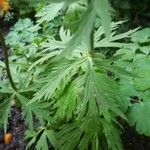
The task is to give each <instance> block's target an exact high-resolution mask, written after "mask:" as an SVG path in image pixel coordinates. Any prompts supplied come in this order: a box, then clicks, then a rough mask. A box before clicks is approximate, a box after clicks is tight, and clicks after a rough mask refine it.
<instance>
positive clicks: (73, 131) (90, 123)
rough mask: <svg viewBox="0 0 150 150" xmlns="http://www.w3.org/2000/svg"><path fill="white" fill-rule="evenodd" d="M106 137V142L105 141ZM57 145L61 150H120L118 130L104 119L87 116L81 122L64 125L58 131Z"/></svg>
mask: <svg viewBox="0 0 150 150" xmlns="http://www.w3.org/2000/svg"><path fill="white" fill-rule="evenodd" d="M105 137H106V138H107V142H106V141H105ZM58 140H59V147H60V149H62V150H65V149H69V150H73V149H79V150H86V149H89V148H90V149H91V150H101V149H104V150H107V149H108V148H110V149H112V150H122V144H121V141H120V137H119V134H118V130H117V129H116V127H115V126H114V125H113V124H112V123H108V122H107V121H106V120H104V119H102V118H100V117H95V116H88V117H87V118H85V119H84V120H82V121H81V122H74V123H71V124H68V125H65V126H63V127H62V128H61V130H60V131H59V133H58Z"/></svg>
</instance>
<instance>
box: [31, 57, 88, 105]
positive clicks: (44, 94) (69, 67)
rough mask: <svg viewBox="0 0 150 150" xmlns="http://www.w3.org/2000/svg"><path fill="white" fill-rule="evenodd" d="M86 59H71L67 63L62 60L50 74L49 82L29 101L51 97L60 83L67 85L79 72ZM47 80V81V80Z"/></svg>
mask: <svg viewBox="0 0 150 150" xmlns="http://www.w3.org/2000/svg"><path fill="white" fill-rule="evenodd" d="M84 61H85V58H81V59H78V60H76V59H75V60H70V61H68V62H67V64H65V63H63V61H62V62H61V64H60V63H59V64H58V66H56V67H54V71H52V72H51V73H50V74H49V77H48V80H47V81H48V83H46V84H45V86H44V87H42V88H41V89H40V90H39V91H38V92H37V93H36V94H35V97H34V98H33V99H32V100H31V101H30V102H29V104H30V103H33V102H35V101H37V100H41V99H43V98H44V99H50V98H51V97H52V96H53V94H54V93H55V91H56V90H57V89H59V87H60V84H62V83H63V82H64V87H65V85H66V84H67V83H68V82H69V81H70V80H71V78H72V76H73V75H75V74H76V73H77V70H78V69H79V68H80V67H81V64H82V63H83V62H84ZM47 81H46V82H47Z"/></svg>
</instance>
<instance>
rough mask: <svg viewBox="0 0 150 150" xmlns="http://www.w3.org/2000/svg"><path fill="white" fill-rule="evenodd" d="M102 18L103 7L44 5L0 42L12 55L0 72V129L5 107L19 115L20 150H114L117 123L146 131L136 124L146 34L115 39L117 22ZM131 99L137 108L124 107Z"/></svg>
mask: <svg viewBox="0 0 150 150" xmlns="http://www.w3.org/2000/svg"><path fill="white" fill-rule="evenodd" d="M99 6H101V9H100V8H99ZM109 10H110V6H109V3H108V1H106V0H101V1H99V0H93V1H84V0H83V1H74V0H72V1H67V0H66V1H57V2H51V3H50V4H49V5H48V6H46V7H44V8H43V9H41V11H39V12H38V13H37V15H36V17H37V21H36V24H33V22H32V21H31V20H30V19H20V20H19V21H18V22H17V23H16V24H15V26H14V27H13V28H12V30H11V32H10V33H9V34H8V36H7V37H6V42H7V44H9V45H10V46H11V49H12V50H13V55H12V56H11V57H10V59H9V61H8V60H7V63H9V66H10V67H9V69H8V66H5V65H4V64H3V63H1V64H0V69H2V70H4V71H5V70H6V71H7V73H8V71H9V73H10V75H12V78H11V80H10V78H9V77H8V78H6V79H3V80H2V81H1V82H0V94H1V95H2V96H3V100H2V101H1V103H0V108H1V109H0V114H2V117H1V118H0V124H1V125H3V126H4V129H5V132H6V131H7V124H8V117H9V113H10V108H11V106H12V102H13V103H15V104H16V105H17V106H19V107H21V108H22V111H23V117H24V118H25V120H26V124H27V126H28V130H27V132H26V136H25V138H26V140H27V141H28V144H27V146H26V149H35V150H39V149H40V150H41V149H42V150H48V149H64V150H73V149H79V150H84V149H85V150H86V149H92V150H95V149H97V150H98V149H104V150H108V149H112V150H116V149H118V150H121V149H123V145H122V142H121V138H120V134H121V127H120V124H119V122H118V117H119V118H122V119H123V120H124V121H126V122H128V121H129V123H130V124H131V125H135V124H136V125H137V127H136V128H137V131H138V132H139V133H144V134H146V131H147V130H149V126H147V125H149V122H147V124H145V123H144V122H142V123H140V121H141V118H142V117H141V112H142V114H143V113H147V115H145V117H148V114H149V111H148V107H149V103H148V101H146V100H147V99H148V92H147V91H148V90H149V84H144V85H142V86H141V83H140V82H142V80H146V81H149V78H148V74H147V71H149V68H148V66H149V52H147V50H146V49H145V48H146V47H149V36H148V35H146V34H145V33H143V32H146V33H147V32H149V29H145V30H144V31H137V30H138V29H134V30H129V31H127V32H125V33H120V34H119V33H118V32H117V29H118V28H119V26H120V24H122V23H123V22H116V23H114V22H111V18H110V15H109ZM49 12H51V13H49ZM60 18H61V20H59V19H60ZM68 20H69V21H71V22H70V23H69V21H68ZM49 31H52V32H49ZM53 31H54V32H53ZM49 33H50V34H49ZM143 35H144V40H142V41H141V40H139V36H143ZM124 39H126V40H128V42H122V41H123V40H124ZM130 39H131V40H130ZM18 41H19V42H18ZM3 43H4V42H3ZM4 44H5V43H4ZM112 49H114V50H115V51H116V52H115V54H114V55H113V56H112V57H110V56H109V57H108V55H106V53H105V51H111V50H112ZM139 51H140V52H139ZM6 58H8V57H6ZM143 58H144V59H143ZM137 62H140V63H137ZM143 66H144V68H143ZM142 69H143V71H142V72H141V73H139V72H140V71H141V70H142ZM8 79H9V80H8ZM117 79H119V81H118V80H117ZM10 81H11V82H12V83H11V82H10ZM10 83H11V84H10ZM145 91H146V92H145ZM140 94H143V95H144V96H145V97H144V96H143V97H140ZM133 96H139V97H140V98H142V99H143V100H142V99H139V101H138V102H136V103H131V101H130V100H131V97H133ZM146 98H147V99H146ZM147 104H148V105H147ZM139 110H140V111H139ZM136 113H139V116H140V117H139V118H137V117H136V116H135V115H136ZM146 135H149V133H148V134H146Z"/></svg>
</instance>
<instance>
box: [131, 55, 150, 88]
mask: <svg viewBox="0 0 150 150" xmlns="http://www.w3.org/2000/svg"><path fill="white" fill-rule="evenodd" d="M134 67H135V69H134V74H136V75H138V78H135V79H134V85H135V87H136V89H137V90H142V91H145V90H148V89H150V57H146V56H145V57H143V58H139V59H136V60H135V61H134Z"/></svg>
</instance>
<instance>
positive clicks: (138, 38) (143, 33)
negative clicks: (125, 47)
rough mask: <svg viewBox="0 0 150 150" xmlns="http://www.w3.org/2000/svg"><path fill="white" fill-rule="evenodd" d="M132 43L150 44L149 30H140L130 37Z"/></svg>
mask: <svg viewBox="0 0 150 150" xmlns="http://www.w3.org/2000/svg"><path fill="white" fill-rule="evenodd" d="M132 41H133V42H139V43H146V42H150V28H145V29H142V30H140V31H138V32H136V33H134V34H133V35H132Z"/></svg>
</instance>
